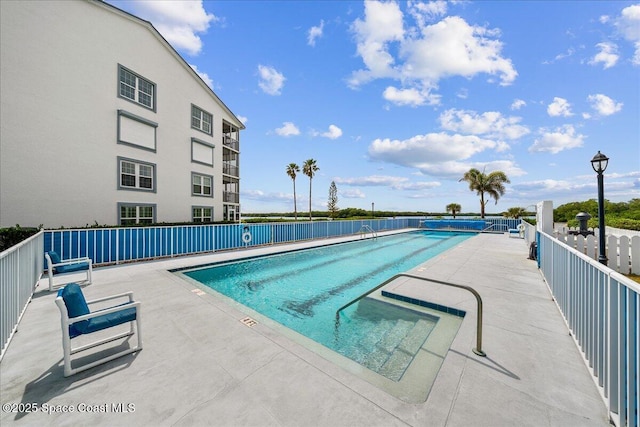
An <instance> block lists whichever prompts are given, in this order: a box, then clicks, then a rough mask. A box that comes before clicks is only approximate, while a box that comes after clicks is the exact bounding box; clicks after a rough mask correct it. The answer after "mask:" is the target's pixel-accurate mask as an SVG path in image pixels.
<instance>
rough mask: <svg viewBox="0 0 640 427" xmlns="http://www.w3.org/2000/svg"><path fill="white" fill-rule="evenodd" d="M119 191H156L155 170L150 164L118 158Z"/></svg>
mask: <svg viewBox="0 0 640 427" xmlns="http://www.w3.org/2000/svg"><path fill="white" fill-rule="evenodd" d="M118 165H119V166H118V167H119V172H118V175H119V177H120V181H119V184H118V189H119V190H141V191H154V192H155V191H156V188H155V182H156V174H155V172H156V168H155V165H153V164H151V163H143V162H138V161H136V160H131V159H123V158H120V157H119V158H118Z"/></svg>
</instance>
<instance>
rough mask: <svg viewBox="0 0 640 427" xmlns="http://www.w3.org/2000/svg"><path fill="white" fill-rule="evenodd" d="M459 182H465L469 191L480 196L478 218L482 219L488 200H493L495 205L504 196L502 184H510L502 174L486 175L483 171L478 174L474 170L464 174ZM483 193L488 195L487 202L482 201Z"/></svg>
mask: <svg viewBox="0 0 640 427" xmlns="http://www.w3.org/2000/svg"><path fill="white" fill-rule="evenodd" d="M460 181H467V183H469V190H471V191H475V192H476V193H477V194H479V195H480V218H484V207H485V205H486V204H487V203H488V202H489V199H491V198H493V199H494V200H495V201H496V205H497V204H498V199H499V198H500V196H502V195H504V192H505V188H504V184H505V183H507V184H508V183H510V182H511V181H509V178H507V175H506V174H505V173H504V172H501V171H493V172H491V173H490V174H488V175H487V174H485V173H484V171H483V172H480V171H479V170H478V169H475V168H472V169H469V171H467V172H465V174H464V176H463V177H462V178H461V179H460ZM485 193H487V194H488V195H489V199H487V201H485V200H484V194H485Z"/></svg>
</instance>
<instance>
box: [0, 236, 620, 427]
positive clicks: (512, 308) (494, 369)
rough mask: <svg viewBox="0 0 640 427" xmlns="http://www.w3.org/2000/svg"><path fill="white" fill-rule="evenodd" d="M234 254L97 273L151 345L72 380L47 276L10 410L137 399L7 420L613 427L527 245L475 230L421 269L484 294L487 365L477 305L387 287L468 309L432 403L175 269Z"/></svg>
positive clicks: (443, 294)
mask: <svg viewBox="0 0 640 427" xmlns="http://www.w3.org/2000/svg"><path fill="white" fill-rule="evenodd" d="M323 243H324V242H320V244H323ZM292 247H298V246H296V245H293V246H292ZM279 249H281V248H261V249H260V250H259V252H260V253H264V252H268V251H270V250H272V251H278V250H279ZM257 252H258V250H256V252H251V253H257ZM247 253H249V252H243V254H247ZM238 255H239V254H238V253H237V252H234V253H218V254H213V255H202V256H192V257H183V258H176V259H171V260H161V261H154V262H147V263H140V264H135V265H125V266H115V267H105V268H96V269H95V270H94V284H93V285H90V286H87V287H85V288H84V289H85V292H86V294H87V297H88V298H97V297H100V296H104V295H111V294H114V293H119V292H122V291H127V290H133V291H134V295H135V296H136V299H140V300H141V301H142V313H143V316H144V318H143V320H142V324H143V328H144V338H143V339H144V341H145V347H144V350H142V351H141V352H139V353H137V354H135V355H130V356H126V357H123V358H121V359H118V360H116V361H113V362H110V363H109V364H106V365H102V366H101V367H98V368H94V369H92V370H89V371H86V372H84V373H81V374H78V375H75V376H73V377H70V378H64V377H63V376H62V367H61V360H62V350H61V344H60V323H59V318H60V317H59V313H58V310H57V308H56V307H55V303H54V298H55V295H54V294H53V293H49V292H46V291H44V290H43V289H44V288H46V283H44V281H43V283H42V284H41V285H40V286H39V288H38V290H37V292H36V294H35V295H34V298H33V300H32V302H31V303H30V304H29V307H28V308H27V311H26V312H25V315H24V317H23V319H22V322H21V324H20V330H19V332H18V333H17V334H16V335H15V338H14V340H13V341H12V343H11V345H10V346H9V348H8V350H7V353H6V355H5V358H4V359H3V361H2V364H1V366H0V376H1V378H2V381H1V383H2V386H1V389H0V400H1V401H2V403H3V404H4V403H27V402H34V403H37V404H38V405H44V404H49V405H75V406H74V407H76V408H77V407H78V405H79V404H80V403H94V404H99V403H109V402H125V403H126V402H129V403H134V404H135V412H133V413H128V414H116V413H87V412H82V413H80V412H78V411H76V412H74V413H54V414H48V413H43V412H42V411H39V412H37V413H23V414H17V413H13V412H3V413H1V414H0V424H2V425H13V424H18V425H61V424H66V425H69V424H92V425H96V426H101V425H104V426H110V425H113V424H119V425H200V424H208V423H209V424H210V423H212V422H215V424H217V425H234V426H236V425H247V426H252V425H256V426H257V425H260V426H262V425H274V426H275V425H278V426H294V425H296V426H297V425H300V424H313V425H317V426H385V427H386V426H407V425H410V426H447V427H458V426H468V425H474V426H485V425H486V426H502V425H505V426H506V425H522V426H538V425H540V424H541V423H542V424H546V425H558V426H559V425H580V426H587V427H591V426H602V427H604V426H608V425H609V424H608V412H607V410H606V407H605V406H604V403H603V402H602V399H601V398H600V395H599V392H598V388H597V387H596V385H595V384H594V383H593V380H592V378H591V376H590V374H589V373H588V371H587V368H586V367H585V366H584V363H583V361H582V358H581V356H580V353H579V352H578V350H577V349H576V347H575V344H574V343H573V340H572V338H571V337H570V336H569V333H568V330H567V328H566V326H565V324H564V322H563V320H562V317H561V316H560V314H559V312H558V310H557V307H556V306H555V304H554V303H553V301H552V298H551V296H550V294H549V292H548V289H547V288H546V285H545V283H544V280H543V279H542V278H541V276H540V274H539V272H538V270H537V267H536V266H535V263H534V262H532V261H528V260H527V256H528V247H527V246H526V244H524V243H523V241H522V240H520V239H509V238H508V236H506V235H495V234H478V235H477V236H474V237H472V238H471V239H468V240H466V241H465V242H463V243H462V244H461V245H459V246H457V247H456V248H453V250H451V251H447V252H446V254H445V255H444V256H442V255H441V256H438V257H436V258H433V259H431V260H429V261H427V263H425V265H423V266H422V267H421V268H423V270H422V271H419V269H416V270H415V273H416V274H419V275H424V276H425V277H431V278H434V279H439V280H443V281H450V282H454V283H461V284H468V285H471V286H476V287H477V288H478V290H479V292H480V293H481V294H482V296H483V299H484V301H485V318H484V321H485V324H484V332H485V336H484V343H485V345H484V348H485V350H486V352H487V357H486V358H481V357H477V356H476V355H474V354H473V353H472V347H473V345H474V341H475V317H474V316H473V315H474V314H475V308H474V304H475V302H474V300H473V297H472V296H470V295H464V293H459V292H450V291H446V290H444V289H441V288H439V287H438V286H435V285H434V286H430V285H427V286H425V285H423V284H421V283H419V281H417V280H411V279H398V280H396V281H394V282H392V283H390V284H389V285H388V286H387V287H385V289H389V290H390V291H391V292H395V293H398V294H401V295H404V296H406V297H410V298H417V299H423V298H425V299H428V300H429V301H435V302H436V303H438V304H443V305H448V306H453V307H459V308H461V309H464V310H466V311H467V316H465V318H464V320H463V322H462V325H461V327H460V330H459V332H458V335H457V336H456V339H455V340H454V342H453V343H452V346H451V349H450V350H449V352H448V353H447V356H446V358H445V361H444V363H443V364H442V367H441V369H440V372H439V373H438V376H437V378H436V381H435V382H434V384H433V388H432V390H431V393H430V394H429V397H428V399H427V401H426V402H424V403H422V404H407V403H404V402H402V401H400V400H399V399H396V398H394V397H393V396H390V395H389V394H387V393H385V392H384V391H382V390H380V389H378V388H377V387H374V386H372V385H371V384H369V383H368V382H367V381H364V380H362V379H361V378H358V377H357V376H355V375H353V374H351V373H350V372H348V371H345V370H344V369H342V368H340V367H338V366H336V365H335V364H333V363H331V362H330V361H327V360H326V359H324V358H322V357H320V356H318V355H317V354H315V353H314V352H311V351H309V350H308V349H306V348H305V347H304V346H301V345H299V344H297V343H295V342H294V341H293V340H291V339H289V338H287V337H285V336H283V335H282V334H280V333H278V332H277V331H275V330H274V329H272V328H270V327H269V326H268V325H265V324H262V323H258V324H257V325H254V326H252V327H249V326H248V325H245V324H244V323H242V320H243V319H244V318H246V317H247V315H246V314H245V313H244V312H242V311H240V310H237V309H235V308H233V307H230V306H229V305H228V304H227V303H225V302H223V301H221V300H220V299H219V298H216V297H215V296H213V295H210V294H207V293H205V294H204V295H199V294H198V292H194V290H197V288H196V287H194V286H192V285H190V284H188V283H185V282H184V281H182V280H181V279H179V278H177V277H175V275H174V274H173V273H169V272H168V270H170V269H174V268H179V267H182V266H189V265H196V264H201V263H203V262H208V261H212V260H221V259H231V258H233V257H234V256H235V257H237V256H238ZM40 407H42V406H40Z"/></svg>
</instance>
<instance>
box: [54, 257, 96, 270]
mask: <svg viewBox="0 0 640 427" xmlns="http://www.w3.org/2000/svg"><path fill="white" fill-rule="evenodd" d="M80 262H88V263H89V264H93V262H92V261H91V258H89V257H82V258H72V259H65V260H64V261H60V262H59V263H57V264H53V263H51V264H50V265H49V267H51V268H55V267H58V266H61V265H69V264H77V263H80Z"/></svg>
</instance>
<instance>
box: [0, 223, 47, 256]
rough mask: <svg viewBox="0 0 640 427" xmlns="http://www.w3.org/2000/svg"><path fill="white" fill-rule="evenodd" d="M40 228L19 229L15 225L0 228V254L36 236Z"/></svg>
mask: <svg viewBox="0 0 640 427" xmlns="http://www.w3.org/2000/svg"><path fill="white" fill-rule="evenodd" d="M41 228H42V226H40V227H38V228H36V227H24V228H22V227H20V226H19V225H17V224H16V226H15V227H8V228H0V252H2V251H6V250H7V249H9V248H10V247H12V246H15V245H17V244H18V243H20V242H22V241H23V240H26V239H28V238H29V237H31V236H33V235H34V234H36V233H37V232H38V231H40V229H41Z"/></svg>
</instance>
